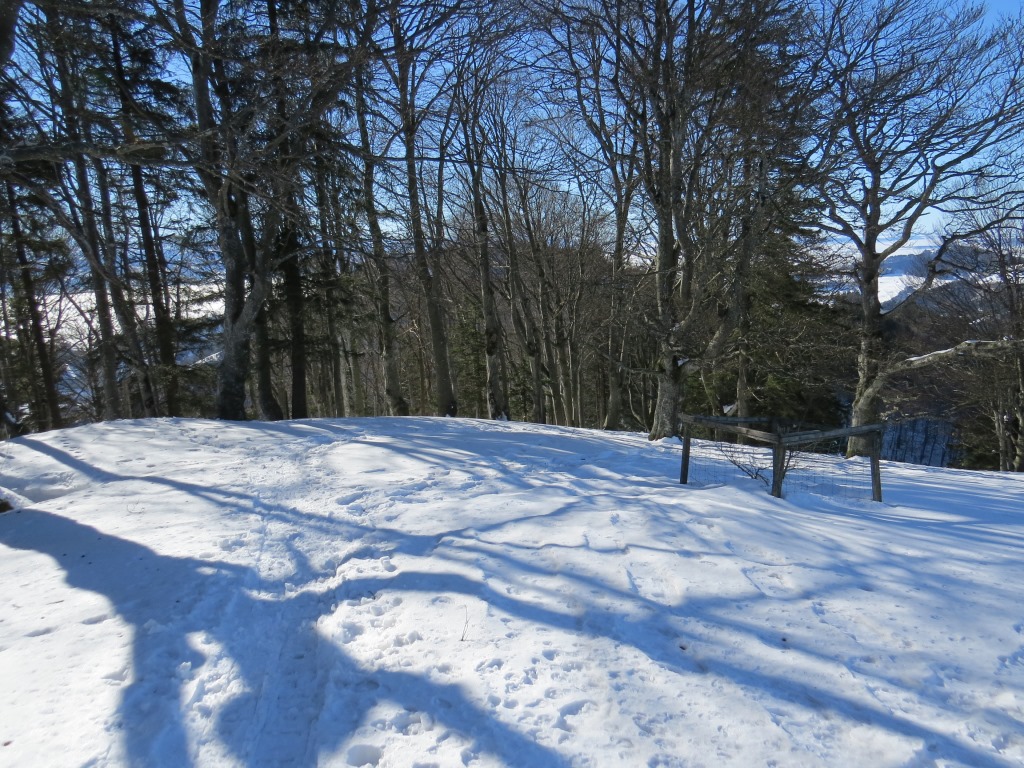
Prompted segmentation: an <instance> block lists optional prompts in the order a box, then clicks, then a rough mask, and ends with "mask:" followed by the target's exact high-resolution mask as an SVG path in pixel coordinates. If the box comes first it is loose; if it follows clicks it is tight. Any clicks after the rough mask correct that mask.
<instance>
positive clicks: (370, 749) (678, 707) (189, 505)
mask: <svg viewBox="0 0 1024 768" xmlns="http://www.w3.org/2000/svg"><path fill="white" fill-rule="evenodd" d="M694 457H695V460H697V461H705V462H713V461H716V460H721V459H716V458H715V455H714V453H713V452H710V451H702V449H701V447H700V446H699V445H697V446H696V448H695V453H694ZM860 470H863V467H860ZM677 474H678V444H677V443H673V442H672V441H662V442H661V443H654V444H651V443H648V442H647V441H646V440H644V439H643V438H642V437H641V436H637V435H623V434H606V433H597V432H588V431H584V430H569V429H558V428H551V427H538V426H535V425H526V424H514V423H511V424H495V423H485V422H474V421H469V420H439V419H354V420H325V421H304V422H283V423H278V424H264V423H257V422H253V423H245V424H229V423H221V422H212V421H201V420H158V421H136V422H116V423H108V424H100V425H93V426H88V427H81V428H77V429H71V430H65V431H62V432H56V433H50V434H47V435H38V436H33V437H30V438H27V439H21V440H17V441H11V442H8V443H4V444H2V445H0V486H2V492H3V493H4V495H6V496H7V497H8V498H10V499H12V500H13V502H14V503H15V506H16V507H17V508H18V509H17V511H15V512H11V513H7V514H4V515H0V573H2V578H3V583H4V584H5V587H6V589H5V590H4V593H3V595H2V596H0V679H3V680H4V683H5V688H6V691H7V695H6V696H5V697H4V698H3V703H2V704H0V708H2V709H0V712H2V716H0V745H2V746H0V765H11V766H23V765H39V766H59V765H69V766H71V765H76V766H77V765H95V766H114V765H147V766H149V765H153V766H168V767H170V766H175V767H177V766H189V765H194V766H211V765H213V766H220V765H224V766H236V765H237V766H313V765H323V766H359V765H371V766H379V767H381V768H387V767H389V766H419V767H420V768H426V767H427V766H463V765H466V766H531V767H533V766H537V767H539V768H543V767H544V766H569V765H572V766H701V765H705V766H720V765H734V766H760V765H764V766H769V765H775V766H848V765H871V766H873V767H874V766H922V767H924V766H977V767H979V768H988V767H996V766H1014V765H1022V764H1024V724H1022V723H1024V601H1022V600H1021V597H1020V586H1019V585H1020V584H1021V583H1022V582H1024V579H1022V577H1024V558H1022V557H1021V555H1022V550H1024V547H1022V544H1024V517H1022V513H1021V507H1022V505H1021V503H1020V499H1021V498H1024V493H1022V491H1024V483H1022V480H1024V478H1020V477H1008V476H1000V475H992V474H989V475H985V474H981V473H968V472H953V471H939V470H934V469H926V468H921V467H909V466H900V465H895V464H893V465H885V467H884V470H883V483H884V485H885V493H886V503H884V504H873V503H871V502H866V501H865V502H860V501H848V500H835V499H830V498H827V497H824V496H818V495H814V494H810V493H798V494H794V495H793V497H792V498H788V499H786V500H775V499H772V498H771V497H769V496H768V495H767V494H766V493H765V492H764V490H763V487H762V486H760V485H759V484H757V483H750V482H747V483H744V482H741V481H738V482H737V483H735V484H729V485H724V486H720V487H716V488H703V489H702V488H694V487H689V488H681V487H679V486H678V485H675V484H674V482H673V478H674V477H676V476H677Z"/></svg>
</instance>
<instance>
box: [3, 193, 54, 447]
mask: <svg viewBox="0 0 1024 768" xmlns="http://www.w3.org/2000/svg"><path fill="white" fill-rule="evenodd" d="M6 187H7V204H8V207H9V209H10V214H11V239H12V240H13V241H14V251H15V254H16V258H17V260H18V270H19V273H20V277H21V287H22V291H23V292H24V294H25V305H26V306H27V308H28V318H29V326H30V329H31V336H32V344H33V345H34V346H35V351H36V358H37V360H38V362H39V373H40V377H41V378H42V385H43V394H44V397H45V404H46V417H45V419H41V420H40V425H39V426H40V429H41V430H47V429H60V428H61V427H62V426H64V421H63V418H62V417H61V413H60V395H59V394H58V391H57V377H56V375H55V371H54V368H53V364H52V362H51V360H50V349H49V347H48V346H47V344H46V332H45V330H44V329H43V316H42V313H41V312H40V311H39V303H38V301H37V300H36V289H35V279H34V278H33V276H32V266H31V264H30V263H29V259H28V253H27V252H26V250H25V240H24V238H23V237H22V232H21V219H20V214H19V213H18V202H17V198H16V197H15V196H14V187H13V186H12V185H11V183H10V182H9V181H8V182H7V184H6Z"/></svg>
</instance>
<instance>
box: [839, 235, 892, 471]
mask: <svg viewBox="0 0 1024 768" xmlns="http://www.w3.org/2000/svg"><path fill="white" fill-rule="evenodd" d="M879 267H880V262H879V261H878V260H877V259H876V258H874V257H872V256H871V255H870V252H869V254H868V255H864V256H862V261H861V266H860V270H859V273H858V282H859V283H860V294H861V313H862V317H861V325H860V348H859V350H858V353H857V389H856V390H855V392H854V396H853V406H852V408H851V411H850V426H851V427H861V426H864V425H866V424H874V423H876V422H877V421H878V420H879V418H880V416H881V409H882V399H881V391H882V387H883V385H884V383H885V380H886V373H885V372H884V371H883V370H882V362H881V359H880V357H881V354H882V349H883V340H882V304H881V301H880V300H879V298H878V271H879ZM871 443H872V438H871V437H870V436H867V437H864V436H859V437H851V438H850V440H849V442H848V443H847V448H846V454H847V456H869V455H870V454H871Z"/></svg>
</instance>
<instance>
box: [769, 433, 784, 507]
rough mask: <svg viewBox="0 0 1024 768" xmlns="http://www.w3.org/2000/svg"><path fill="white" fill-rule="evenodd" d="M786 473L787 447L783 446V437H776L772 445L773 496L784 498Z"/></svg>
mask: <svg viewBox="0 0 1024 768" xmlns="http://www.w3.org/2000/svg"><path fill="white" fill-rule="evenodd" d="M785 473H786V446H784V445H783V444H782V436H781V435H776V439H775V442H774V443H772V496H774V497H775V498H776V499H781V498H782V478H783V475H785Z"/></svg>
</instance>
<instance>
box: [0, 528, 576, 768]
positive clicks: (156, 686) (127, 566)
mask: <svg viewBox="0 0 1024 768" xmlns="http://www.w3.org/2000/svg"><path fill="white" fill-rule="evenodd" d="M0 543H3V544H5V545H7V546H9V547H13V548H16V549H22V550H32V551H35V552H39V553H42V554H45V555H48V556H49V557H51V558H52V559H53V560H54V561H55V562H56V563H57V564H58V565H59V566H60V567H61V568H63V570H64V572H65V575H66V579H67V583H68V585H69V586H71V587H74V588H76V589H84V590H89V591H91V592H95V593H97V594H99V595H102V596H104V597H105V598H107V599H108V600H109V601H110V602H111V603H112V604H113V606H114V609H115V610H116V611H117V613H118V615H119V616H120V617H121V618H122V619H123V620H124V621H126V622H128V623H130V624H131V626H132V631H133V634H134V637H133V642H132V682H131V684H130V685H129V686H128V687H127V688H126V689H125V690H124V693H123V696H122V700H121V706H120V711H119V713H118V722H117V727H118V728H119V729H121V730H122V731H123V733H124V740H125V745H126V752H127V755H128V759H129V760H130V762H131V764H132V765H139V766H147V765H153V764H154V763H159V764H163V765H175V766H189V765H192V764H193V749H192V746H191V745H190V738H189V733H188V729H187V727H186V723H185V720H184V711H185V710H187V708H188V706H189V705H190V704H193V703H195V702H189V701H186V700H185V695H186V691H185V689H184V683H183V681H184V679H185V678H186V677H187V672H188V670H189V669H190V668H192V667H197V666H200V665H202V664H203V663H204V661H205V659H204V655H203V654H202V653H201V652H200V651H199V650H198V649H197V648H196V647H194V645H195V644H196V643H199V644H200V645H208V644H210V643H216V644H217V645H219V646H221V647H222V648H223V650H224V657H223V658H220V657H219V656H218V657H215V658H216V660H217V661H218V662H225V663H228V664H230V665H233V666H234V667H235V668H236V669H237V676H238V678H239V679H238V680H237V681H236V682H232V680H231V677H232V673H231V671H230V670H225V671H224V673H223V674H224V676H225V677H226V678H227V679H226V680H224V682H225V684H231V685H233V686H234V687H235V689H236V690H238V691H239V692H238V693H237V694H236V695H234V696H233V698H231V699H230V701H229V703H228V704H227V706H226V707H224V708H223V710H222V711H221V712H220V714H219V716H218V718H217V722H216V726H215V728H216V732H215V733H211V734H195V733H193V734H192V739H193V740H195V739H196V738H197V737H198V738H199V740H208V739H209V737H210V736H215V737H216V738H218V739H219V740H221V741H222V742H223V743H224V744H225V745H226V747H227V748H228V750H230V751H231V752H232V753H233V754H234V756H235V757H236V758H238V759H240V760H241V761H242V762H243V763H244V764H245V765H248V766H313V765H316V764H317V761H318V757H319V755H321V754H323V753H330V752H332V751H334V750H336V749H338V748H339V747H340V746H341V745H342V744H343V743H344V741H345V740H346V739H347V738H348V737H349V736H350V735H351V734H352V732H353V731H354V730H355V729H356V728H357V727H358V726H359V725H360V724H362V722H363V720H364V718H365V715H366V714H367V712H368V711H369V710H370V709H372V708H373V707H374V706H375V705H376V704H377V703H378V702H379V701H383V700H392V701H394V702H395V703H396V704H398V705H400V706H401V707H403V708H405V709H406V710H408V711H411V712H423V713H427V714H428V715H429V716H430V717H431V718H433V719H434V720H435V721H437V722H438V723H441V724H443V725H445V726H447V727H448V728H451V729H453V730H455V731H457V732H459V733H461V734H463V735H464V736H466V737H467V739H470V740H472V741H474V744H473V748H474V749H475V750H479V751H482V752H486V753H490V754H492V755H494V756H496V757H498V758H499V759H501V760H502V761H504V762H505V763H506V764H509V765H531V766H539V767H543V766H552V767H555V766H564V765H567V764H568V763H567V761H566V760H565V758H563V757H562V756H561V755H559V754H558V753H556V752H553V751H551V750H548V749H546V748H544V747H542V746H539V745H537V744H536V743H534V742H533V741H532V740H531V739H530V738H528V737H527V736H525V735H523V734H521V733H519V732H518V731H516V730H514V729H512V728H510V727H509V726H507V725H505V724H503V723H501V722H499V721H497V720H495V719H494V718H493V717H491V716H490V715H488V713H487V712H486V711H485V710H484V709H483V708H482V707H480V706H478V705H477V704H476V703H474V702H472V701H470V700H469V699H468V698H467V696H466V694H465V692H464V691H463V690H462V689H461V688H460V687H459V686H457V685H449V684H439V683H436V682H432V681H429V680H427V679H425V678H424V677H422V676H419V675H415V674H411V673H405V672H395V671H387V670H377V671H366V670H364V669H362V668H361V667H359V666H358V665H357V664H356V663H355V662H354V660H353V659H352V658H351V657H349V656H348V655H346V654H345V653H344V652H343V651H342V650H341V649H339V648H338V647H337V646H336V645H335V644H333V643H331V642H329V641H327V640H325V639H323V638H321V637H320V636H319V634H318V633H317V632H316V623H317V620H318V619H319V618H320V617H321V616H323V615H325V614H327V613H328V612H329V611H330V609H331V606H332V603H333V600H334V599H335V595H334V591H333V590H328V591H326V592H322V593H317V592H313V591H308V590H307V591H302V592H299V593H297V594H294V595H287V594H285V595H283V596H281V597H264V596H260V595H257V594H254V592H253V590H252V589H251V588H250V587H251V585H252V584H255V583H259V577H258V574H256V573H255V572H253V571H252V569H250V568H247V567H244V566H238V565H230V564H225V563H220V562H215V561H206V560H200V559H195V558H185V557H170V556H166V555H161V554H159V553H157V552H155V551H153V550H152V549H150V548H149V547H146V546H143V545H141V544H138V543H135V542H132V541H129V540H127V539H123V538H119V537H117V536H112V535H109V534H106V533H103V532H102V531H100V530H97V529H96V528H93V527H91V526H88V525H84V524H82V523H78V522H75V521H73V520H69V519H67V518H64V517H61V516H58V515H54V514H50V513H48V512H42V511H38V510H27V511H23V512H20V513H14V514H12V515H10V516H8V517H6V518H5V519H4V520H3V522H2V524H0ZM264 586H265V583H264ZM331 685H343V686H352V687H354V688H356V689H357V690H358V691H359V695H358V696H351V695H349V696H346V697H344V700H345V701H348V702H352V703H353V706H352V708H350V709H347V710H345V711H338V710H337V708H333V709H331V710H329V711H328V710H325V709H322V708H321V705H322V703H323V697H324V694H325V692H326V688H327V686H331ZM201 694H202V692H193V696H196V695H201ZM325 718H327V719H328V721H327V722H325V721H324V720H325ZM481 726H483V728H482V729H481Z"/></svg>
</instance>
